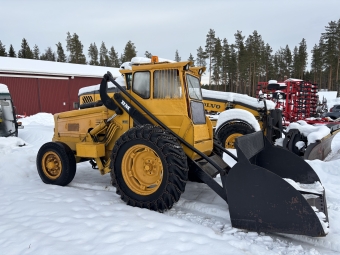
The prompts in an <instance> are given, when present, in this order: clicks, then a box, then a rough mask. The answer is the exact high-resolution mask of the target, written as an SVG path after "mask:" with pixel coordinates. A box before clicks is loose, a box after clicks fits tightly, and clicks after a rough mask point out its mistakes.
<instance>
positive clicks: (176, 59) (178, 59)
mask: <svg viewBox="0 0 340 255" xmlns="http://www.w3.org/2000/svg"><path fill="white" fill-rule="evenodd" d="M175 61H177V62H180V61H181V57H180V56H179V54H178V50H176V52H175Z"/></svg>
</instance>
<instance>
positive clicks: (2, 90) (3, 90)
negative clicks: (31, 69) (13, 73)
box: [0, 83, 9, 93]
mask: <svg viewBox="0 0 340 255" xmlns="http://www.w3.org/2000/svg"><path fill="white" fill-rule="evenodd" d="M0 93H9V90H8V87H7V85H5V84H2V83H0Z"/></svg>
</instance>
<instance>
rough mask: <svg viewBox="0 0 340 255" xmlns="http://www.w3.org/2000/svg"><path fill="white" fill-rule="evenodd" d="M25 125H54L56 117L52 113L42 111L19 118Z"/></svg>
mask: <svg viewBox="0 0 340 255" xmlns="http://www.w3.org/2000/svg"><path fill="white" fill-rule="evenodd" d="M19 121H20V122H21V123H22V125H23V126H27V125H33V124H34V125H42V126H54V119H53V115H52V114H51V113H45V112H41V113H38V114H35V115H32V116H28V117H25V118H21V119H19Z"/></svg>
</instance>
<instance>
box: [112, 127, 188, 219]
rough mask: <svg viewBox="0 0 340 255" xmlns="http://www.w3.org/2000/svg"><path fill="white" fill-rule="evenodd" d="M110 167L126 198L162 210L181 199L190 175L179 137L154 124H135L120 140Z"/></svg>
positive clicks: (119, 190)
mask: <svg viewBox="0 0 340 255" xmlns="http://www.w3.org/2000/svg"><path fill="white" fill-rule="evenodd" d="M111 169H112V171H111V178H112V184H114V185H115V186H116V188H117V194H119V195H120V197H121V199H122V200H123V201H125V202H126V203H127V204H128V205H131V206H137V207H141V208H148V209H151V210H154V211H159V212H163V211H165V210H168V209H170V208H171V207H172V206H173V204H174V203H175V202H177V201H178V200H179V198H180V196H181V194H182V193H183V192H184V190H185V185H186V181H187V178H188V166H187V158H186V155H185V153H184V151H183V149H182V147H181V145H180V144H179V143H178V141H177V139H176V138H175V137H174V136H172V135H171V134H170V133H168V132H167V131H164V130H163V129H161V128H160V127H154V126H151V125H144V126H139V127H135V128H132V129H130V130H129V131H127V132H126V133H125V134H124V135H122V136H121V137H120V138H119V139H118V140H117V142H116V144H115V146H114V148H113V150H112V156H111Z"/></svg>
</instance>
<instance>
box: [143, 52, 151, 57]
mask: <svg viewBox="0 0 340 255" xmlns="http://www.w3.org/2000/svg"><path fill="white" fill-rule="evenodd" d="M144 55H145V57H146V58H151V57H152V54H151V53H150V52H148V51H145V53H144Z"/></svg>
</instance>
